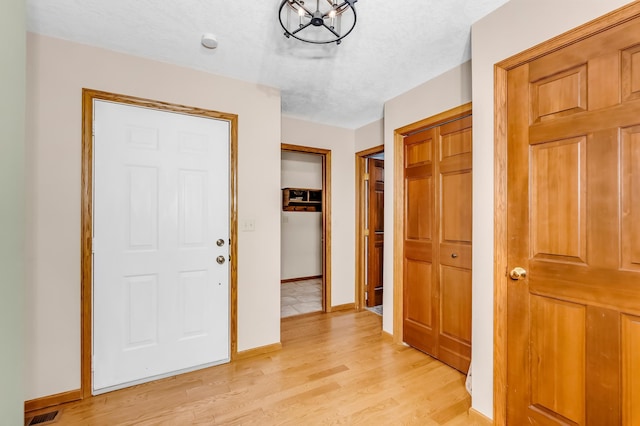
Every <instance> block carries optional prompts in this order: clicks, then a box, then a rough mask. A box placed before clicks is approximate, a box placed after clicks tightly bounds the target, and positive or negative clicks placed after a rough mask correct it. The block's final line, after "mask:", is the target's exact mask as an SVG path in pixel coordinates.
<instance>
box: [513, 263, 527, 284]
mask: <svg viewBox="0 0 640 426" xmlns="http://www.w3.org/2000/svg"><path fill="white" fill-rule="evenodd" d="M509 277H510V278H511V279H512V280H515V281H517V280H524V279H525V278H526V277H527V271H526V269H524V268H521V267H519V266H516V267H515V268H513V269H512V270H511V272H509Z"/></svg>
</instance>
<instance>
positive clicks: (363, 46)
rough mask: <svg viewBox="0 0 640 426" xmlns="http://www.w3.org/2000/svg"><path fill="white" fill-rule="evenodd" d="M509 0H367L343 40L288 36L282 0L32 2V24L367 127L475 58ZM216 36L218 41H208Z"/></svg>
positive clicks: (293, 108)
mask: <svg viewBox="0 0 640 426" xmlns="http://www.w3.org/2000/svg"><path fill="white" fill-rule="evenodd" d="M507 1H508V0H394V1H392V0H360V1H358V2H357V3H356V10H357V13H358V23H357V25H356V27H355V29H354V30H353V32H352V33H351V34H350V35H349V36H347V37H346V38H345V39H344V40H343V42H342V44H340V45H336V44H335V43H334V44H330V45H312V44H308V43H303V42H301V41H298V40H295V39H293V38H290V39H287V38H285V37H284V36H283V30H282V27H281V26H280V23H279V21H278V6H279V4H280V0H253V1H250V0H247V1H242V0H206V1H205V0H181V1H175V0H28V1H27V7H28V15H27V16H28V18H27V19H28V20H27V26H28V29H29V30H30V31H33V32H36V33H40V34H44V35H49V36H53V37H58V38H63V39H67V40H72V41H76V42H79V43H84V44H89V45H94V46H99V47H103V48H106V49H111V50H116V51H120V52H125V53H129V54H132V55H138V56H143V57H147V58H151V59H155V60H159V61H163V62H169V63H173V64H178V65H182V66H185V67H190V68H195V69H198V70H203V71H207V72H211V73H214V74H218V75H223V76H228V77H233V78H236V79H240V80H244V81H247V82H252V83H259V84H264V85H268V86H272V87H276V88H279V89H280V90H281V93H282V112H283V113H284V114H286V115H290V116H294V117H299V118H303V119H306V120H310V121H315V122H319V123H324V124H330V125H334V126H339V127H346V128H352V129H355V128H358V127H361V126H363V125H365V124H368V123H370V122H372V121H374V120H377V119H379V118H381V117H382V112H383V104H384V102H385V101H387V100H389V99H391V98H393V97H395V96H397V95H399V94H401V93H404V92H406V91H407V90H409V89H411V88H413V87H415V86H417V85H419V84H420V83H423V82H425V81H427V80H429V79H431V78H433V77H435V76H437V75H439V74H442V73H443V72H444V71H447V70H449V69H451V68H453V67H455V66H457V65H459V64H461V63H463V62H465V61H467V60H468V59H469V58H470V51H471V49H470V43H471V42H470V40H471V38H470V27H471V24H472V23H473V22H475V21H477V20H478V19H480V18H482V17H483V16H485V15H487V14H488V13H489V12H491V11H493V10H495V9H497V8H498V7H499V6H501V5H503V4H504V3H506V2H507ZM205 32H211V33H214V34H216V36H217V38H218V42H219V46H218V48H217V49H216V50H208V49H206V48H204V47H203V46H202V45H201V44H200V38H201V36H202V34H203V33H205Z"/></svg>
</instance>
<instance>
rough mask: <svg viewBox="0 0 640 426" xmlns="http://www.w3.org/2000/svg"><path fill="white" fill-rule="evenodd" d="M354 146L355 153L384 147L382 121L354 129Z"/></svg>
mask: <svg viewBox="0 0 640 426" xmlns="http://www.w3.org/2000/svg"><path fill="white" fill-rule="evenodd" d="M355 145H356V148H355V151H356V152H360V151H364V150H365V149H369V148H373V147H376V146H379V145H384V119H382V118H381V119H380V120H376V121H374V122H372V123H369V124H367V125H366V126H362V127H360V128H359V129H356V142H355Z"/></svg>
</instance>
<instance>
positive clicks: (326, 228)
mask: <svg viewBox="0 0 640 426" xmlns="http://www.w3.org/2000/svg"><path fill="white" fill-rule="evenodd" d="M280 150H281V151H287V152H299V153H303V154H319V155H321V156H322V240H323V241H324V243H323V244H322V257H323V259H322V310H323V311H324V312H331V311H332V309H333V306H332V305H331V150H330V149H322V148H313V147H309V146H302V145H291V144H286V143H283V144H281V145H280Z"/></svg>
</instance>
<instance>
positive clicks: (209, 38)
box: [200, 33, 218, 49]
mask: <svg viewBox="0 0 640 426" xmlns="http://www.w3.org/2000/svg"><path fill="white" fill-rule="evenodd" d="M200 42H201V43H202V45H203V46H204V47H206V48H207V49H215V48H216V47H218V39H217V38H216V36H215V35H213V34H211V33H205V34H203V35H202V40H200Z"/></svg>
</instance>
